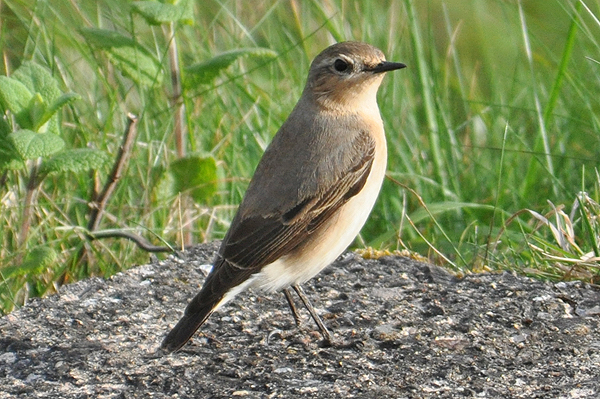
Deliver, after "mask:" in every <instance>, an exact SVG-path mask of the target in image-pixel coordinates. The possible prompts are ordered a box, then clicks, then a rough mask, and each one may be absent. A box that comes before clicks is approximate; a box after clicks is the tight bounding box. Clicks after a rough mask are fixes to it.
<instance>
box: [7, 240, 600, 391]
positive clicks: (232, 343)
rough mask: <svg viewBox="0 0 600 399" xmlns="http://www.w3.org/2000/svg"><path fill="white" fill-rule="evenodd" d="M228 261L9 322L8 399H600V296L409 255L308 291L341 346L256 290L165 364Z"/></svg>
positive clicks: (51, 304)
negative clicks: (195, 304) (190, 312)
mask: <svg viewBox="0 0 600 399" xmlns="http://www.w3.org/2000/svg"><path fill="white" fill-rule="evenodd" d="M216 248H217V247H216V244H211V245H205V246H199V247H195V248H193V249H191V250H190V251H187V252H186V253H185V254H184V255H185V257H186V260H185V261H182V260H181V259H178V258H176V257H171V258H169V259H168V260H166V261H162V262H157V263H153V264H149V265H145V266H139V267H135V268H132V269H130V270H129V271H127V272H123V273H119V274H117V275H115V276H114V277H112V278H110V279H108V280H102V279H99V278H93V279H90V280H86V281H82V282H79V283H76V284H72V285H69V286H66V287H63V288H62V289H61V291H60V293H59V294H58V295H54V296H52V297H48V298H45V299H37V300H33V301H31V302H30V303H29V304H28V305H27V306H25V307H23V308H21V309H20V310H18V311H15V312H13V313H11V314H9V315H7V316H5V317H3V318H2V319H0V398H469V397H477V398H598V397H600V290H599V289H598V288H597V287H592V286H589V285H586V284H584V283H581V282H572V283H544V282H539V281H535V280H531V279H529V278H525V277H518V276H515V275H513V274H510V273H503V274H476V275H468V276H466V277H464V278H462V279H458V278H455V277H454V276H452V275H450V274H449V273H447V272H446V271H444V270H443V269H440V268H438V267H436V266H432V265H427V264H424V263H419V262H416V261H413V260H410V259H406V258H401V257H385V258H381V259H379V260H365V259H362V258H360V257H359V256H357V255H355V254H353V253H347V254H345V255H343V256H342V257H341V258H340V259H338V261H337V262H336V263H334V264H333V265H331V266H330V267H328V268H327V269H326V270H325V271H324V272H323V273H321V274H320V275H319V276H317V277H316V278H315V279H313V280H312V281H310V282H309V283H307V284H306V286H305V289H306V292H307V294H308V295H309V296H310V297H311V300H312V301H313V303H314V304H315V306H316V307H317V309H318V311H319V312H320V314H321V315H322V317H323V318H324V320H325V323H326V324H327V325H328V327H329V328H330V329H331V330H332V332H334V336H335V338H336V339H337V340H338V343H339V345H337V346H335V347H324V346H323V345H322V341H321V337H320V335H319V334H318V332H317V329H316V326H315V325H314V323H313V321H312V320H310V319H309V318H308V316H307V313H306V312H305V311H304V309H302V311H303V316H304V317H305V319H304V324H303V327H302V328H301V330H299V329H298V328H297V327H296V326H295V324H294V321H293V318H292V316H291V313H290V311H289V309H288V307H287V304H286V302H285V299H284V297H283V295H282V294H280V293H274V294H269V295H265V294H263V293H260V292H248V293H244V294H241V295H240V296H238V297H237V298H236V299H235V300H234V301H233V302H231V303H230V304H228V305H226V306H225V307H224V308H223V309H222V310H220V311H219V312H218V313H215V314H213V315H212V316H211V318H210V319H209V320H208V322H207V323H206V324H205V325H204V326H203V327H202V328H201V330H200V331H199V332H198V334H197V335H196V336H195V337H194V339H193V340H192V341H191V343H189V344H187V345H186V346H184V348H183V349H182V350H181V351H180V352H177V353H175V354H171V355H167V356H158V355H157V354H156V350H157V349H158V346H159V344H160V342H161V340H162V338H163V337H164V335H165V334H166V333H167V331H168V329H169V327H171V326H173V325H174V324H175V323H176V322H177V320H178V319H179V317H180V315H181V312H182V311H183V308H184V307H185V305H186V304H187V301H188V300H189V299H190V298H191V297H192V296H193V295H194V294H195V293H196V292H197V290H198V289H199V286H201V284H202V281H203V279H204V272H203V267H201V266H202V265H204V264H208V263H210V261H211V260H212V258H213V256H214V252H215V250H216ZM298 305H300V303H299V302H298Z"/></svg>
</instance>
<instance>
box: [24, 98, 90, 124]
mask: <svg viewBox="0 0 600 399" xmlns="http://www.w3.org/2000/svg"><path fill="white" fill-rule="evenodd" d="M80 98H81V96H80V95H79V94H77V93H65V94H63V95H61V96H60V97H58V98H57V99H56V100H55V101H54V102H53V103H52V104H51V105H50V106H49V107H44V113H43V114H42V115H41V116H39V117H36V118H34V121H35V126H36V129H34V130H38V129H39V128H41V127H42V126H43V125H44V124H45V123H46V122H48V121H49V120H50V119H51V118H52V117H53V116H54V115H55V114H56V113H57V112H58V111H59V110H60V109H61V108H62V107H64V106H65V105H67V104H69V103H72V102H73V101H75V100H78V99H80Z"/></svg>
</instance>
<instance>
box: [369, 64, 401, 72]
mask: <svg viewBox="0 0 600 399" xmlns="http://www.w3.org/2000/svg"><path fill="white" fill-rule="evenodd" d="M402 68H406V65H404V64H403V63H401V62H389V61H383V62H381V63H379V64H377V66H375V67H374V68H371V69H370V71H371V72H373V73H382V72H388V71H394V70H396V69H402Z"/></svg>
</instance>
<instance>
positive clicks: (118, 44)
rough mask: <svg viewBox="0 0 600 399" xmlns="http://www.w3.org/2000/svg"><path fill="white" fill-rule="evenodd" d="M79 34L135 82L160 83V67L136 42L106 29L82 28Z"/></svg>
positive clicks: (152, 56) (154, 58)
mask: <svg viewBox="0 0 600 399" xmlns="http://www.w3.org/2000/svg"><path fill="white" fill-rule="evenodd" d="M81 34H82V35H83V37H84V38H85V40H86V41H87V42H88V44H89V45H90V46H92V47H95V48H97V49H100V50H103V51H105V52H106V54H107V56H108V58H109V59H110V61H111V62H112V63H113V64H114V65H115V67H117V68H118V69H119V70H120V71H121V72H122V73H123V74H124V75H126V76H129V77H130V78H131V79H132V80H134V81H135V82H137V83H139V84H142V85H146V86H153V85H156V84H161V83H162V79H163V74H162V65H161V64H160V62H159V61H158V60H157V59H156V57H155V56H154V55H152V53H150V51H148V50H147V49H146V48H145V47H143V46H142V45H140V44H139V43H137V42H136V41H134V40H132V39H130V38H128V37H126V36H123V35H121V34H120V33H117V32H114V31H111V30H106V29H96V28H84V29H81Z"/></svg>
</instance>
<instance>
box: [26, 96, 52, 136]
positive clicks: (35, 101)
mask: <svg viewBox="0 0 600 399" xmlns="http://www.w3.org/2000/svg"><path fill="white" fill-rule="evenodd" d="M46 108H47V104H46V102H45V101H44V99H43V98H42V95H41V94H40V93H35V94H34V95H33V97H31V101H29V119H30V120H31V123H32V125H33V128H32V130H33V131H36V132H37V131H39V129H40V127H42V126H43V125H44V123H46V122H47V121H48V119H49V118H48V119H46V120H45V121H43V122H42V120H43V119H44V114H45V113H46Z"/></svg>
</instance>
